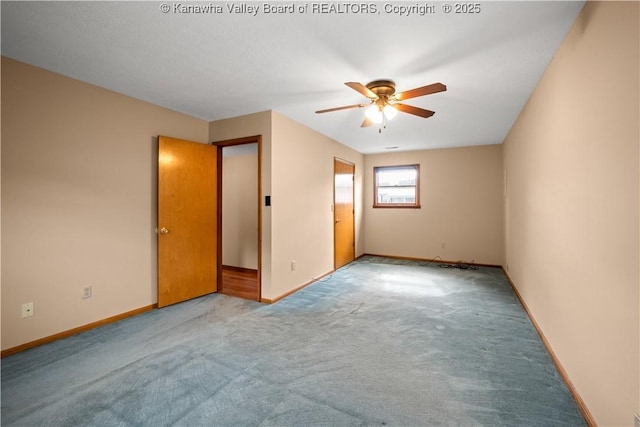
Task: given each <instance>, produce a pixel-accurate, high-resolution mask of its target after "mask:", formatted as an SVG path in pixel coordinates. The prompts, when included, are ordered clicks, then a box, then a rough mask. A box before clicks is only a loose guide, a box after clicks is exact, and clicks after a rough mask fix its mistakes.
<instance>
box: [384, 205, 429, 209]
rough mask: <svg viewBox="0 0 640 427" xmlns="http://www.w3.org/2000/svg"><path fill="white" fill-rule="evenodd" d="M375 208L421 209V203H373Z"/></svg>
mask: <svg viewBox="0 0 640 427" xmlns="http://www.w3.org/2000/svg"><path fill="white" fill-rule="evenodd" d="M373 208H374V209H420V208H421V206H420V205H373Z"/></svg>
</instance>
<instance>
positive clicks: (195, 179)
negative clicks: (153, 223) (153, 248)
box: [158, 136, 218, 307]
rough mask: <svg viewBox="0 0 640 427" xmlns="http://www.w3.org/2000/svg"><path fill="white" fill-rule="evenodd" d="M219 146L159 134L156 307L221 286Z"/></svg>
mask: <svg viewBox="0 0 640 427" xmlns="http://www.w3.org/2000/svg"><path fill="white" fill-rule="evenodd" d="M216 180H217V148H216V147H214V146H211V145H207V144H200V143H196V142H190V141H183V140H179V139H174V138H168V137H163V136H160V137H158V307H164V306H166V305H170V304H175V303H178V302H182V301H186V300H189V299H191V298H195V297H199V296H202V295H206V294H209V293H212V292H216V290H217V247H218V242H217V215H218V212H217V204H218V200H217V182H216Z"/></svg>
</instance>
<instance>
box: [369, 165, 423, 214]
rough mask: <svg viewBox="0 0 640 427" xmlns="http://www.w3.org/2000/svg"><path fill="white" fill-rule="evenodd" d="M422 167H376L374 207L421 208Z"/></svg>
mask: <svg viewBox="0 0 640 427" xmlns="http://www.w3.org/2000/svg"><path fill="white" fill-rule="evenodd" d="M419 171H420V165H401V166H375V167H374V174H375V184H374V185H375V188H374V194H375V195H374V198H375V200H374V202H373V207H374V208H375V207H379V208H380V207H412V208H419V207H420V195H419V194H418V188H419V187H420V172H419Z"/></svg>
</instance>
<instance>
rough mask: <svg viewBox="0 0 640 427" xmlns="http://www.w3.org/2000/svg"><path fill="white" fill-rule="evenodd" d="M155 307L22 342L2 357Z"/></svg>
mask: <svg viewBox="0 0 640 427" xmlns="http://www.w3.org/2000/svg"><path fill="white" fill-rule="evenodd" d="M154 308H158V304H151V305H147V306H145V307H140V308H137V309H135V310H131V311H127V312H126V313H121V314H117V315H115V316H111V317H107V318H106V319H102V320H98V321H96V322H92V323H88V324H86V325H83V326H79V327H77V328H73V329H69V330H68V331H63V332H58V333H57V334H53V335H49V336H48V337H44V338H40V339H37V340H35V341H31V342H28V343H25V344H20V345H18V346H15V347H11V348H8V349H6V350H2V352H0V357H7V356H11V355H12V354H16V353H20V352H21V351H25V350H28V349H30V348H34V347H38V346H41V345H43V344H48V343H51V342H53V341H57V340H60V339H62V338H67V337H70V336H72V335H76V334H79V333H81V332H86V331H89V330H91V329H94V328H97V327H98V326H104V325H108V324H109V323H114V322H117V321H119V320H123V319H126V318H127V317H132V316H136V315H138V314H142V313H145V312H147V311H150V310H153V309H154Z"/></svg>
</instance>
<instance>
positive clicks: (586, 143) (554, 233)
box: [504, 2, 640, 426]
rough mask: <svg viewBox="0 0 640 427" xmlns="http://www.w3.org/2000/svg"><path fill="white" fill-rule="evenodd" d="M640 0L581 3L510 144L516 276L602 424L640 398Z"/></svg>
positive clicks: (510, 234)
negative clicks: (639, 65)
mask: <svg viewBox="0 0 640 427" xmlns="http://www.w3.org/2000/svg"><path fill="white" fill-rule="evenodd" d="M638 9H639V3H637V2H603V3H600V2H588V3H587V4H586V5H585V7H584V9H583V11H582V12H581V14H580V15H579V17H578V19H577V20H576V22H575V23H574V25H573V27H572V29H571V31H570V33H569V34H568V36H567V38H566V40H565V41H564V43H563V44H562V46H561V47H560V49H559V50H558V52H557V53H556V55H555V58H554V60H553V62H552V63H551V64H550V66H549V68H548V69H547V71H546V72H545V74H544V75H543V77H542V79H541V81H540V82H539V84H538V86H537V88H536V90H535V91H534V93H533V94H532V95H531V97H530V99H529V102H528V103H527V105H526V107H525V108H524V110H523V111H522V112H521V114H520V116H519V118H518V119H517V121H516V123H515V125H514V127H513V128H512V130H511V132H510V134H509V135H508V137H507V139H506V141H505V144H504V161H505V168H506V176H507V182H506V188H507V198H506V205H505V212H506V215H505V243H506V265H507V266H508V272H509V275H510V277H511V278H512V280H513V282H514V283H515V285H516V287H517V288H518V290H519V291H520V293H521V294H522V296H523V298H524V300H525V302H526V304H527V305H528V307H529V308H530V310H531V313H532V315H533V317H534V318H535V320H536V321H537V323H538V324H539V325H540V327H541V329H542V331H543V332H544V334H545V336H546V337H547V339H548V340H549V343H550V344H551V346H552V348H553V350H554V352H555V354H556V355H557V356H558V358H559V360H560V362H561V364H562V365H563V366H564V368H565V369H566V371H567V372H568V374H569V377H570V378H571V381H572V382H573V384H574V385H575V387H576V388H577V390H578V392H579V394H580V395H581V397H582V398H583V400H584V401H585V403H586V404H587V406H588V408H589V410H590V411H591V413H592V415H593V416H594V417H595V419H596V421H597V423H598V424H599V425H600V426H631V425H632V424H633V414H634V412H637V411H638V409H639V408H640V401H639V399H640V396H639V389H640V380H639V375H640V370H639V360H640V355H639V351H638V346H639V342H638V341H639V336H640V328H639V324H638V317H639V310H638V307H639V304H638V300H639V295H638V288H639V270H640V267H639V261H638V260H639V256H640V253H639V248H638V242H639V224H638V217H639V210H638V199H639V188H640V187H639V177H638V169H639V165H640V163H639V140H640V134H639V131H638V122H639V116H640V111H639V97H638V92H639V89H640V88H639V84H638V80H639V68H638V62H639V46H638V44H639V39H640V35H639V30H638V27H639V25H638V23H639V19H638V18H639V10H638Z"/></svg>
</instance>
